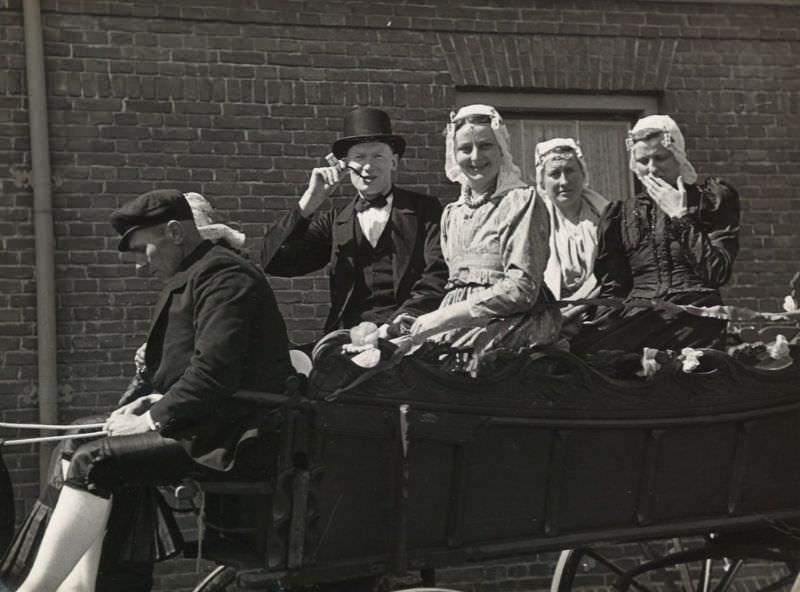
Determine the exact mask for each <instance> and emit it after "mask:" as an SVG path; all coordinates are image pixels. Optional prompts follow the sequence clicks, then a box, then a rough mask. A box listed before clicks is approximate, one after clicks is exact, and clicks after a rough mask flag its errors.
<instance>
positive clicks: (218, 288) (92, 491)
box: [18, 190, 293, 592]
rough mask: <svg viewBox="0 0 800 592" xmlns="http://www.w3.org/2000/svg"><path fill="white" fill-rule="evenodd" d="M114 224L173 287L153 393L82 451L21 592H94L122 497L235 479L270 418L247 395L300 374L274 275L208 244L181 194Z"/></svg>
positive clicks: (148, 202) (157, 327) (165, 194)
mask: <svg viewBox="0 0 800 592" xmlns="http://www.w3.org/2000/svg"><path fill="white" fill-rule="evenodd" d="M111 224H112V225H113V226H114V228H115V229H116V230H117V232H119V234H120V235H121V239H120V243H119V249H120V251H131V252H133V253H134V254H135V255H136V258H137V265H138V266H139V267H140V268H148V269H150V270H151V271H152V272H153V273H154V274H155V275H157V276H158V277H159V278H160V279H161V280H162V281H163V282H164V288H163V290H162V292H161V294H160V297H159V300H158V303H157V304H156V308H155V311H154V317H153V324H152V326H151V329H150V333H149V335H148V338H147V348H146V354H145V367H146V368H145V375H146V380H147V382H148V383H149V384H150V386H151V389H150V394H146V395H143V396H142V397H140V398H139V399H136V400H134V401H133V402H131V403H129V404H128V405H125V406H123V407H120V408H119V409H117V410H116V411H114V412H113V413H112V414H111V416H110V417H109V419H108V420H107V422H106V429H107V430H108V432H109V434H110V437H107V438H100V439H97V440H93V441H91V442H88V443H86V444H83V445H81V446H80V447H79V448H78V449H77V450H76V451H75V454H74V455H73V457H72V461H71V463H70V466H69V468H68V470H67V475H66V478H65V479H64V487H63V489H62V490H61V494H60V496H59V498H58V502H57V503H56V506H55V508H54V510H53V514H52V517H51V519H50V523H49V524H48V526H47V530H46V531H45V533H44V536H43V537H42V542H41V545H40V547H39V552H38V554H37V556H36V559H35V561H34V564H33V566H32V568H31V571H30V574H29V575H28V576H27V578H26V579H25V581H24V582H22V584H21V585H20V587H19V588H18V589H19V590H21V591H22V592H32V591H36V592H46V591H48V590H53V591H55V590H56V589H58V588H59V586H61V585H62V584H63V587H62V588H61V589H69V590H92V589H94V582H95V574H96V571H97V564H98V560H99V555H100V554H99V550H100V548H101V547H102V541H103V537H104V534H105V531H106V525H107V524H108V520H109V512H110V509H111V496H112V494H114V493H115V492H118V491H119V490H120V488H124V487H126V486H131V485H140V484H164V483H174V482H175V481H179V480H180V479H181V478H182V477H185V476H187V475H195V474H197V473H198V472H203V473H204V472H205V471H207V470H209V469H210V470H212V471H228V470H231V469H232V468H233V467H234V464H235V461H236V460H237V457H238V456H240V455H239V454H238V453H239V452H241V450H242V446H243V445H244V446H246V445H247V443H248V442H249V443H253V442H255V438H256V436H257V435H258V430H259V427H261V426H263V425H264V421H265V419H266V417H267V413H268V411H265V410H263V409H262V408H261V407H260V406H259V405H258V404H257V403H255V402H252V401H249V400H247V399H246V398H243V397H237V395H236V393H237V391H242V390H249V391H272V392H283V391H284V389H285V381H286V379H287V378H288V377H289V376H290V375H291V374H292V373H293V370H292V367H291V363H290V360H289V351H288V338H287V336H286V327H285V325H284V322H283V319H282V317H281V315H280V312H279V310H278V305H277V302H276V300H275V297H274V295H273V293H272V290H271V289H270V286H269V284H268V283H267V280H266V278H265V277H264V274H263V273H262V272H261V270H260V269H258V268H257V267H255V266H254V265H252V264H251V263H249V262H248V261H246V260H245V259H243V258H242V257H240V256H239V255H237V254H236V253H235V252H234V251H233V250H232V249H230V248H228V247H226V246H223V245H219V244H215V243H212V242H211V241H208V240H204V239H203V238H202V236H201V235H200V233H199V231H198V229H197V227H196V225H195V222H194V220H193V217H192V210H191V208H190V206H189V203H188V202H187V200H186V197H185V196H184V195H183V194H182V193H181V192H180V191H177V190H157V191H150V192H148V193H145V194H143V195H140V196H139V197H138V198H137V199H135V200H133V201H132V202H130V203H128V204H126V205H125V206H123V207H122V208H120V209H118V210H116V211H115V212H114V213H112V215H111ZM248 460H250V459H249V458H248ZM236 464H237V466H239V464H238V463H236ZM245 464H247V463H245ZM240 468H241V467H240ZM159 534H160V533H159ZM154 535H155V533H151V536H154ZM76 566H78V569H74V568H75V567H76Z"/></svg>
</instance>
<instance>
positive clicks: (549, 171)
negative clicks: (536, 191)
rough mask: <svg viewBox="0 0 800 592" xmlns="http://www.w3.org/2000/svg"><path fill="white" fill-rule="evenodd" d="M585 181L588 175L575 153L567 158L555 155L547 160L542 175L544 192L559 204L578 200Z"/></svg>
mask: <svg viewBox="0 0 800 592" xmlns="http://www.w3.org/2000/svg"><path fill="white" fill-rule="evenodd" d="M585 181H586V176H585V175H584V174H583V169H582V168H581V165H580V163H579V162H578V159H577V158H575V155H574V154H572V155H571V156H568V157H567V158H564V157H563V156H555V157H553V158H550V159H549V160H548V161H547V162H545V165H544V171H543V175H542V183H543V184H544V192H545V194H546V195H547V197H549V198H550V199H551V200H552V201H553V203H555V204H556V205H558V206H563V205H568V204H572V203H575V202H576V201H578V200H579V199H580V198H581V192H582V191H583V186H584V183H585Z"/></svg>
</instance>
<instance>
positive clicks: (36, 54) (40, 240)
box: [23, 0, 58, 484]
mask: <svg viewBox="0 0 800 592" xmlns="http://www.w3.org/2000/svg"><path fill="white" fill-rule="evenodd" d="M23 18H24V28H25V78H26V79H27V84H28V120H29V123H30V134H31V169H32V173H31V187H32V188H33V222H34V232H35V245H36V337H37V351H38V389H37V391H38V395H39V396H38V401H39V421H40V422H41V423H48V424H52V423H57V422H58V371H57V365H56V288H55V254H54V253H55V240H54V238H53V205H52V195H51V187H50V175H51V173H50V143H49V137H48V125H47V88H46V86H45V74H44V43H43V41H42V13H41V6H40V4H39V0H24V2H23ZM50 450H51V448H50V446H45V445H42V446H41V448H40V451H39V479H40V482H41V483H42V484H44V483H45V482H46V475H47V465H48V462H49V457H50Z"/></svg>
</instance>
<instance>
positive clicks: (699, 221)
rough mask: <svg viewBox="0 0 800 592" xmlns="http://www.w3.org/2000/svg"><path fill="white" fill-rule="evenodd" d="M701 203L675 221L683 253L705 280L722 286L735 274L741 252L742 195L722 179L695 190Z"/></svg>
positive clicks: (713, 180)
mask: <svg viewBox="0 0 800 592" xmlns="http://www.w3.org/2000/svg"><path fill="white" fill-rule="evenodd" d="M694 190H695V191H697V192H699V196H698V197H699V199H698V200H697V205H696V206H692V207H690V208H689V212H688V213H687V214H686V215H685V216H683V217H682V218H680V219H679V220H677V221H675V222H673V228H674V232H675V234H676V238H677V240H678V242H679V244H680V246H681V252H682V253H683V255H684V256H685V257H686V261H687V262H688V263H689V265H690V266H691V268H692V270H693V271H694V273H695V274H697V276H698V277H700V278H701V279H702V280H703V282H704V283H705V284H706V285H707V286H709V287H711V288H718V287H720V286H722V285H724V284H725V283H726V282H727V281H728V280H729V279H730V277H731V272H732V271H733V262H734V261H735V259H736V255H737V254H738V253H739V194H738V193H737V192H736V190H735V189H734V188H733V187H732V186H731V185H728V184H727V183H725V182H724V181H721V180H720V179H716V178H710V179H708V180H706V182H705V183H703V184H702V185H700V186H699V187H697V188H695V189H694Z"/></svg>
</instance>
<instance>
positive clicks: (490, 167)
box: [455, 123, 503, 193]
mask: <svg viewBox="0 0 800 592" xmlns="http://www.w3.org/2000/svg"><path fill="white" fill-rule="evenodd" d="M455 151H456V162H457V163H458V166H459V167H460V168H461V172H463V173H464V175H465V176H466V177H467V182H468V183H469V186H470V187H471V188H472V190H473V191H475V192H477V193H483V192H485V191H487V190H488V189H489V188H490V187H491V186H492V184H493V183H494V182H495V180H496V179H497V174H498V173H499V172H500V164H501V163H502V162H503V153H502V151H501V150H500V145H499V144H498V143H497V139H496V138H495V137H494V132H493V131H492V127H491V125H490V124H483V123H477V124H470V123H465V124H464V125H463V126H461V127H460V128H459V129H458V130H456V135H455Z"/></svg>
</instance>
